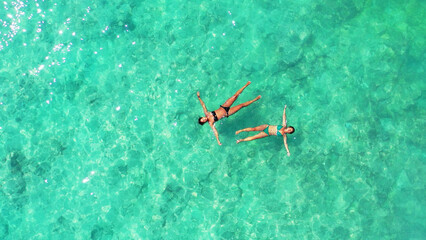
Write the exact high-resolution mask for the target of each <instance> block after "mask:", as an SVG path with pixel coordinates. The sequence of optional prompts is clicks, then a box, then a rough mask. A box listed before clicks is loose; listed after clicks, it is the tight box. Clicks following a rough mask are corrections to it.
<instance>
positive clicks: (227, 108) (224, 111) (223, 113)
mask: <svg viewBox="0 0 426 240" xmlns="http://www.w3.org/2000/svg"><path fill="white" fill-rule="evenodd" d="M250 83H251V82H250V81H248V82H247V83H246V85H244V87H242V88H241V89H240V90H238V91H237V92H236V93H235V94H234V95H233V96H232V97H230V98H229V99H228V100H226V102H225V103H224V104H223V105H220V107H219V108H218V109H216V110H214V111H213V112H209V111H207V108H206V105H205V104H204V102H203V100H201V97H200V92H197V96H198V100H200V103H201V106H202V107H203V110H204V115H205V117H200V118H199V119H198V123H199V124H200V125H203V124H204V123H206V122H208V123H209V125H210V127H211V128H212V129H213V133H214V135H215V136H216V140H217V143H218V144H219V145H222V143H220V141H219V134H218V133H217V130H216V127H215V126H214V123H215V122H217V121H219V120H220V119H221V118H223V117H229V116H231V115H232V114H234V113H236V112H238V111H239V110H240V109H241V108H243V107H247V106H248V105H250V104H252V103H253V102H255V101H257V100H259V99H260V95H259V96H257V97H256V98H255V99H253V100H251V101H248V102H245V103H241V104H240V105H237V106H235V107H231V106H232V104H233V103H234V101H235V100H237V98H238V96H239V95H240V94H241V93H242V92H243V90H244V89H245V88H246V87H247V86H248V85H250Z"/></svg>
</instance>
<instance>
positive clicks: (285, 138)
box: [283, 134, 290, 156]
mask: <svg viewBox="0 0 426 240" xmlns="http://www.w3.org/2000/svg"><path fill="white" fill-rule="evenodd" d="M283 138H284V146H285V150H287V156H290V150H288V145H287V134H284V136H283Z"/></svg>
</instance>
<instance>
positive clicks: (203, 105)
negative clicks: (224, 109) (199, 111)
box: [197, 92, 208, 116]
mask: <svg viewBox="0 0 426 240" xmlns="http://www.w3.org/2000/svg"><path fill="white" fill-rule="evenodd" d="M197 97H198V100H200V103H201V106H202V107H203V110H204V114H205V115H206V116H207V113H208V111H207V108H206V104H204V102H203V100H201V98H200V92H197Z"/></svg>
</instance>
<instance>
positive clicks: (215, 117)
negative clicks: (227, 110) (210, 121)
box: [211, 111, 219, 122]
mask: <svg viewBox="0 0 426 240" xmlns="http://www.w3.org/2000/svg"><path fill="white" fill-rule="evenodd" d="M211 113H212V114H213V117H214V121H215V122H217V121H219V119H218V118H217V115H216V112H215V111H213V112H211Z"/></svg>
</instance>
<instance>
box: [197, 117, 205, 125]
mask: <svg viewBox="0 0 426 240" xmlns="http://www.w3.org/2000/svg"><path fill="white" fill-rule="evenodd" d="M202 118H203V117H200V118H199V119H198V123H199V124H200V125H204V123H206V122H201V119H202Z"/></svg>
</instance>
